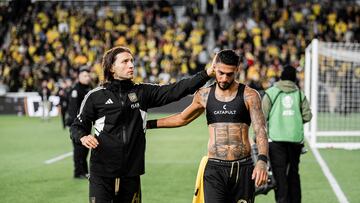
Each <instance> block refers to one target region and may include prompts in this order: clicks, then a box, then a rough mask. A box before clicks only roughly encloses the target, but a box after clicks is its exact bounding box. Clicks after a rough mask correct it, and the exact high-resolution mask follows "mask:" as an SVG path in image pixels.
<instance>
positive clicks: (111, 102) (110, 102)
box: [105, 99, 114, 104]
mask: <svg viewBox="0 0 360 203" xmlns="http://www.w3.org/2000/svg"><path fill="white" fill-rule="evenodd" d="M113 103H114V102H113V101H112V100H111V99H108V100H107V101H106V102H105V104H113Z"/></svg>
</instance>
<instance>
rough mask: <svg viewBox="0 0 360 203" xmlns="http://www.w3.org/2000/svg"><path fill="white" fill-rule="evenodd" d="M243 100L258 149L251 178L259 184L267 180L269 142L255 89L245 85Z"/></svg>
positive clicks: (258, 96) (259, 100)
mask: <svg viewBox="0 0 360 203" xmlns="http://www.w3.org/2000/svg"><path fill="white" fill-rule="evenodd" d="M245 102H246V106H247V107H248V109H249V112H250V117H251V123H252V124H253V129H254V132H255V137H256V144H257V147H258V150H259V155H258V161H257V163H256V165H255V168H254V171H253V174H252V179H255V184H256V186H260V185H263V184H265V183H266V182H267V157H268V151H269V144H268V140H267V135H266V125H265V118H264V114H263V111H262V109H261V99H260V95H259V93H258V92H257V91H256V90H254V89H251V88H249V87H246V89H245Z"/></svg>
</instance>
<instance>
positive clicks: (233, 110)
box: [206, 83, 251, 126]
mask: <svg viewBox="0 0 360 203" xmlns="http://www.w3.org/2000/svg"><path fill="white" fill-rule="evenodd" d="M215 88H216V83H215V84H214V85H212V86H211V89H210V93H209V97H208V100H207V104H206V119H207V123H208V125H209V124H212V123H246V124H247V125H249V126H250V124H251V118H250V113H249V111H248V109H247V108H246V105H245V101H244V90H245V85H243V84H239V88H238V91H237V94H236V96H235V98H234V99H233V100H231V101H229V102H222V101H219V100H217V99H216V98H215Z"/></svg>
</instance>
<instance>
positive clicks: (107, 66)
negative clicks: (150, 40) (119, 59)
mask: <svg viewBox="0 0 360 203" xmlns="http://www.w3.org/2000/svg"><path fill="white" fill-rule="evenodd" d="M123 52H127V53H129V54H131V51H130V49H129V48H127V47H122V46H118V47H114V48H112V49H110V50H108V51H106V52H105V54H104V56H103V58H102V68H103V72H104V79H105V81H110V80H113V79H114V76H113V74H112V73H111V71H110V70H111V67H112V66H113V64H114V62H115V60H116V55H118V54H120V53H123Z"/></svg>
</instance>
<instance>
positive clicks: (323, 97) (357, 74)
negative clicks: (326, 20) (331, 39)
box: [304, 39, 360, 149]
mask: <svg viewBox="0 0 360 203" xmlns="http://www.w3.org/2000/svg"><path fill="white" fill-rule="evenodd" d="M304 82H305V84H304V87H305V95H306V97H307V98H308V99H309V101H310V104H311V109H312V113H313V119H312V120H311V122H310V123H309V124H307V125H305V135H306V136H307V138H308V139H309V141H310V144H311V145H312V146H313V147H317V148H348V149H357V148H360V44H358V43H328V42H320V41H318V40H317V39H314V40H313V41H312V42H311V44H310V45H309V46H308V47H307V48H306V52H305V81H304Z"/></svg>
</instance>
